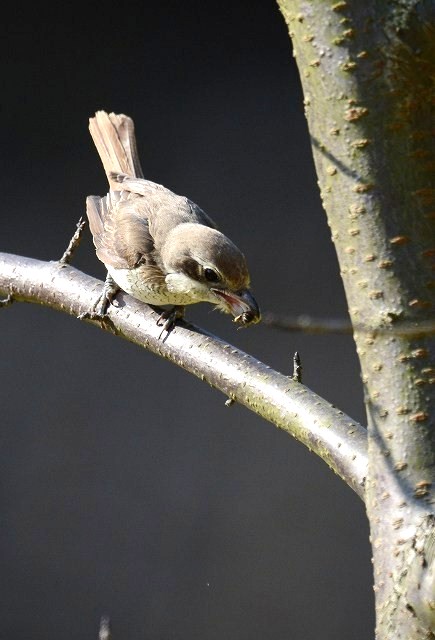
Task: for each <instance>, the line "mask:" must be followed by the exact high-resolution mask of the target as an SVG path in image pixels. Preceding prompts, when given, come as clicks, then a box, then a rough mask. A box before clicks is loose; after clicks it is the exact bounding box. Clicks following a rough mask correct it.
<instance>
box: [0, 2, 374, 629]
mask: <svg viewBox="0 0 435 640" xmlns="http://www.w3.org/2000/svg"><path fill="white" fill-rule="evenodd" d="M1 47H2V55H1V63H0V65H1V79H2V89H3V90H2V101H1V139H2V170H1V176H0V180H1V194H2V205H1V216H2V226H1V242H0V250H2V251H8V252H11V253H18V254H23V255H27V256H32V257H35V258H40V259H45V260H50V259H56V258H58V257H59V256H60V255H61V254H62V252H63V250H64V248H65V246H66V244H67V242H68V239H69V237H70V235H71V233H72V232H73V230H74V227H75V223H76V221H77V219H78V218H79V216H80V215H81V214H82V213H83V211H84V202H85V198H86V196H87V195H89V194H95V193H96V194H103V193H105V192H106V190H107V186H106V181H105V177H104V173H103V170H102V167H101V165H100V162H99V160H98V157H97V154H96V151H95V149H94V148H93V145H92V142H91V140H90V136H89V134H88V130H87V122H88V118H89V116H91V115H92V114H93V113H94V112H95V111H96V110H97V109H101V108H103V109H106V110H108V111H115V112H124V113H127V114H129V115H131V116H132V117H133V118H134V119H135V122H136V129H137V135H138V142H139V150H140V155H141V160H142V165H143V168H144V171H145V173H146V176H147V177H148V178H150V179H152V180H155V181H157V182H161V183H163V184H165V185H166V186H168V187H170V188H172V189H173V190H174V191H176V192H178V193H182V194H184V195H188V196H189V197H190V198H192V199H193V200H195V201H196V202H198V203H199V204H200V206H202V207H203V208H204V209H205V210H206V211H207V212H208V213H209V214H210V215H211V216H212V217H213V218H214V219H215V220H216V221H217V222H218V223H219V225H220V228H221V229H222V230H223V231H224V232H225V233H227V234H228V235H229V236H230V237H231V238H232V239H233V240H234V241H235V242H236V244H238V245H239V246H240V247H241V248H242V250H243V251H244V253H245V255H246V256H247V259H248V262H249V264H250V268H251V274H252V279H253V284H254V291H255V294H256V297H257V299H258V300H259V302H260V304H261V306H262V308H263V310H268V311H275V312H279V313H288V314H292V315H294V314H302V313H308V314H312V315H314V316H330V317H345V316H346V313H347V312H346V302H345V298H344V293H343V289H342V285H341V282H340V278H339V274H338V266H337V262H336V257H335V253H334V249H333V246H332V243H331V240H330V233H329V229H328V226H327V222H326V218H325V215H324V213H323V211H322V209H321V206H320V201H319V194H318V189H317V186H316V177H315V174H314V169H313V163H312V158H311V152H310V147H309V139H308V134H307V127H306V122H305V119H304V116H303V110H302V96H301V90H300V84H299V79H298V75H297V71H296V67H295V64H294V61H293V59H292V56H291V47H290V42H289V39H288V35H287V30H286V26H285V23H284V20H283V19H282V17H281V15H280V13H279V11H278V8H277V6H276V5H275V3H274V1H273V0H263V1H260V0H258V1H256V2H253V1H249V2H248V1H245V2H244V1H236V2H229V1H227V2H213V1H206V2H204V1H203V2H199V1H197V2H195V1H194V0H185V1H184V2H182V3H175V2H158V1H156V2H130V3H127V4H125V7H124V8H123V6H122V4H121V3H118V4H115V3H113V4H112V5H111V4H109V3H106V4H103V3H101V4H99V5H98V7H97V5H96V4H91V5H90V6H88V7H86V8H85V9H83V10H82V9H80V8H79V7H78V6H77V5H75V4H72V3H71V4H69V5H67V6H65V5H62V4H60V3H59V5H58V6H57V7H56V6H50V7H48V6H44V5H42V6H41V5H40V4H38V3H31V4H30V5H28V4H26V5H24V4H21V3H13V5H12V4H11V3H9V4H7V5H5V7H4V9H3V29H2V39H1ZM74 264H75V266H77V267H78V268H80V269H82V270H84V271H86V272H88V273H91V274H93V275H96V276H99V277H103V276H104V270H103V267H102V265H101V264H100V263H99V262H98V261H97V258H96V257H95V254H94V251H93V247H92V243H91V240H90V237H89V234H88V232H87V233H86V235H85V239H84V241H83V242H82V245H81V246H80V249H79V251H78V254H77V256H76V258H75V263H74ZM210 309H211V308H210V307H209V306H207V305H200V306H198V307H197V308H191V309H190V310H189V313H188V317H189V319H190V320H192V321H194V322H196V323H197V324H200V325H202V326H204V327H206V328H207V329H208V330H210V331H213V332H215V333H216V334H218V335H219V336H221V337H223V338H225V339H227V340H228V341H230V342H231V343H233V344H235V345H237V346H239V347H241V348H242V349H244V350H245V351H248V352H249V353H252V354H253V355H255V356H257V357H259V358H260V359H261V360H263V361H265V362H266V363H268V364H270V365H271V366H272V367H274V368H276V369H278V370H279V371H282V372H284V373H290V372H291V369H292V355H293V352H294V351H295V350H298V351H299V352H300V354H301V356H302V359H303V366H304V382H305V383H306V384H307V385H308V386H309V387H311V388H312V389H313V390H315V391H316V392H317V393H319V394H320V395H322V396H323V397H325V398H327V399H328V400H330V401H331V402H332V403H334V404H336V405H337V406H339V407H340V408H341V409H343V410H344V411H346V412H348V413H349V414H350V415H351V416H352V417H353V418H354V419H357V420H360V421H362V422H364V419H365V418H364V411H363V404H362V392H361V384H360V379H359V371H358V364H357V360H356V356H355V351H354V345H353V342H352V339H351V338H350V337H345V336H309V335H303V334H295V333H285V332H280V331H277V330H272V329H270V328H267V327H265V326H256V327H252V328H249V329H247V330H244V331H236V327H235V325H234V324H233V323H231V321H230V318H229V317H227V316H223V315H221V314H217V313H210ZM0 327H1V360H0V376H1V393H2V404H1V423H2V428H1V431H0V438H1V527H0V545H1V567H0V569H1V593H0V601H1V603H2V605H1V616H0V638H1V640H3V639H4V640H24V639H26V640H27V639H28V638H31V639H32V640H39V639H41V640H59V639H60V638H62V640H63V639H65V640H73V639H74V640H83V639H84V638H96V636H97V629H98V623H99V619H100V616H101V615H102V614H107V615H109V616H110V617H111V619H112V627H113V637H114V640H119V639H122V640H139V639H140V640H157V639H158V640H170V639H174V640H200V639H201V640H217V639H225V640H245V639H246V640H248V639H249V640H257V639H258V640H260V639H261V640H284V639H286V638H295V639H304V640H309V639H314V638H316V639H317V638H319V637H321V638H322V639H323V640H327V639H330V640H332V639H334V640H336V639H341V638H343V639H344V638H352V639H353V640H368V639H369V638H372V637H373V625H374V622H373V614H372V606H373V602H372V601H373V597H372V589H371V564H370V549H369V543H368V526H367V522H366V518H365V512H364V507H363V503H362V502H361V501H360V499H359V498H357V497H356V495H354V494H353V492H352V491H351V490H350V489H349V488H348V487H347V486H346V485H345V484H344V483H343V482H342V481H341V480H340V479H339V478H337V477H335V476H334V475H333V474H332V473H331V471H330V470H329V469H328V468H327V467H326V465H325V464H324V463H323V462H322V461H321V460H319V459H318V458H317V457H316V456H314V455H313V454H311V453H309V452H308V451H307V450H306V449H305V448H304V447H303V446H302V445H300V444H299V443H297V442H296V441H294V440H292V439H291V438H290V437H289V436H288V435H286V434H284V433H283V432H280V431H278V430H277V429H276V428H275V427H273V426H271V425H270V424H269V423H266V422H264V421H263V420H261V419H259V418H257V417H256V416H254V415H253V414H251V413H250V412H248V411H247V410H246V409H244V408H242V407H240V406H233V407H232V408H231V409H228V408H226V407H225V405H224V402H225V398H224V397H223V396H222V395H221V394H220V393H218V392H216V391H214V390H212V389H210V388H209V387H207V386H206V385H204V384H203V383H201V382H199V381H198V380H197V379H195V378H193V377H192V376H189V375H188V374H187V373H185V372H184V371H182V370H181V369H177V368H176V367H175V366H173V365H171V364H169V363H167V362H165V361H163V360H161V359H159V358H157V357H155V356H154V355H152V354H150V353H147V352H145V351H143V350H141V349H139V348H137V347H135V346H133V345H131V344H129V343H127V342H123V341H121V340H119V339H116V338H114V337H113V336H111V335H108V334H105V333H103V332H101V331H99V330H98V329H97V328H95V327H92V326H90V325H86V324H85V323H80V322H77V321H76V320H74V319H73V318H70V317H67V316H63V315H61V314H59V313H55V312H53V311H49V310H47V309H44V308H37V307H33V306H30V305H20V304H16V305H12V307H10V308H8V309H5V310H3V311H1V313H0Z"/></svg>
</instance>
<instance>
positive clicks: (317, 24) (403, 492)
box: [278, 0, 435, 640]
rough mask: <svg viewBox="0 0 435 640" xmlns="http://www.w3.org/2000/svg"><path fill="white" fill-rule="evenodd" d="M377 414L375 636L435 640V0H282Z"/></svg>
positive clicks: (371, 416)
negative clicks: (428, 639) (434, 83)
mask: <svg viewBox="0 0 435 640" xmlns="http://www.w3.org/2000/svg"><path fill="white" fill-rule="evenodd" d="M278 3H279V6H280V9H281V11H282V13H283V16H284V18H285V20H286V22H287V25H288V27H289V31H290V36H291V38H292V41H293V47H294V55H295V56H296V61H297V64H298V67H299V72H300V76H301V81H302V85H303V90H304V98H305V100H304V102H305V107H306V114H307V119H308V124H309V130H310V134H311V138H312V145H313V153H314V159H315V164H316V169H317V173H318V177H319V186H320V190H321V196H322V200H323V204H324V208H325V210H326V212H327V215H328V222H329V225H330V227H331V231H332V239H333V241H334V243H335V246H336V250H337V254H338V259H339V263H340V268H341V274H342V277H343V281H344V285H345V289H346V295H347V300H348V304H349V313H350V316H351V319H352V323H353V325H354V327H355V333H354V336H355V341H356V344H357V351H358V355H359V358H360V362H361V369H362V378H363V382H364V386H365V393H366V406H367V413H368V422H369V476H368V483H367V490H366V505H367V513H368V517H369V520H370V527H371V539H372V546H373V562H374V589H375V592H376V614H377V615H376V617H377V637H378V638H379V640H381V639H382V640H385V639H387V638H388V639H393V638H394V640H399V639H404V640H405V639H406V640H410V639H412V640H414V639H420V638H433V637H435V635H434V634H435V593H434V562H435V512H434V499H433V488H434V481H435V425H434V404H433V402H434V397H435V362H434V359H435V345H434V340H433V334H434V326H433V325H434V309H435V295H434V294H435V289H434V284H435V283H434V271H433V267H434V258H435V241H434V240H435V232H434V220H435V214H434V209H435V189H434V188H433V182H432V178H431V177H432V175H433V169H434V164H435V163H434V153H433V152H434V147H433V138H432V134H433V132H432V129H433V115H432V113H433V101H434V88H433V78H434V67H435V26H434V3H433V2H425V1H423V0H422V1H420V2H419V1H418V0H402V1H401V2H399V1H397V2H393V1H388V2H387V1H382V0H366V1H365V2H361V1H359V0H358V1H357V0H353V1H352V0H348V1H347V2H346V1H342V2H332V1H328V0H312V1H309V0H279V2H278Z"/></svg>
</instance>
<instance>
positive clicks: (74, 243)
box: [59, 216, 86, 265]
mask: <svg viewBox="0 0 435 640" xmlns="http://www.w3.org/2000/svg"><path fill="white" fill-rule="evenodd" d="M76 226H77V229H76V230H75V232H74V235H73V237H72V238H71V240H70V241H69V244H68V246H67V248H66V250H65V252H64V254H63V256H62V257H61V259H60V260H59V264H61V265H65V264H69V263H70V262H71V260H72V257H73V255H74V253H75V251H76V249H77V247H78V246H79V244H80V241H81V239H82V235H83V230H84V228H85V227H86V220H85V218H84V217H83V216H82V217H81V218H80V220H79V221H78V223H77V225H76Z"/></svg>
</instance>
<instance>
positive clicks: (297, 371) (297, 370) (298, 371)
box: [292, 351, 302, 382]
mask: <svg viewBox="0 0 435 640" xmlns="http://www.w3.org/2000/svg"><path fill="white" fill-rule="evenodd" d="M292 380H294V381H295V382H302V364H301V359H300V356H299V353H298V352H297V351H295V355H294V356H293V375H292Z"/></svg>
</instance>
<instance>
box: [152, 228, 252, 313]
mask: <svg viewBox="0 0 435 640" xmlns="http://www.w3.org/2000/svg"><path fill="white" fill-rule="evenodd" d="M161 256H162V260H163V266H164V270H165V273H166V274H167V275H166V277H165V280H166V286H167V287H168V289H169V290H170V291H173V292H177V293H189V295H191V296H192V302H210V303H212V304H215V305H216V307H217V308H218V309H220V310H221V311H224V312H225V313H230V314H231V315H233V316H234V321H235V322H238V323H239V324H241V325H243V326H247V325H249V324H253V323H256V322H259V321H260V318H261V316H260V310H259V308H258V305H257V303H256V301H255V299H254V297H253V295H252V294H251V292H250V290H249V272H248V267H247V266H246V261H245V257H244V255H243V254H242V253H241V251H239V249H238V248H237V247H236V246H235V245H234V244H233V243H232V242H231V240H229V239H228V238H227V237H226V236H224V234H223V233H221V232H220V231H217V230H216V229H212V228H210V227H206V226H205V225H202V224H196V223H185V224H180V225H177V226H176V227H174V229H172V231H170V233H169V234H168V236H167V238H166V240H165V242H164V245H163V247H162V248H161Z"/></svg>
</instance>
